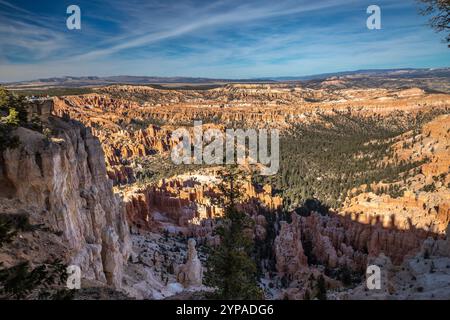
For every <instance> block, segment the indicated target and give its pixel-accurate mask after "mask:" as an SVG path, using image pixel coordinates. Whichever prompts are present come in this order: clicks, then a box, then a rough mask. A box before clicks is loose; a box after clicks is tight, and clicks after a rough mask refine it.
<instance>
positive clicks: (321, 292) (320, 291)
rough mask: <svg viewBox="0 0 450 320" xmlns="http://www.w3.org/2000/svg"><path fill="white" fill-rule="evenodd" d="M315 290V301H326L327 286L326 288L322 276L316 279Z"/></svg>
mask: <svg viewBox="0 0 450 320" xmlns="http://www.w3.org/2000/svg"><path fill="white" fill-rule="evenodd" d="M316 289H317V295H316V297H317V299H319V300H327V286H326V283H325V278H324V277H323V275H320V276H319V277H318V278H317V283H316Z"/></svg>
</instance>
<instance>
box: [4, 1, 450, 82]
mask: <svg viewBox="0 0 450 320" xmlns="http://www.w3.org/2000/svg"><path fill="white" fill-rule="evenodd" d="M71 4H76V5H78V6H79V7H80V8H81V26H82V28H81V30H68V29H67V28H66V19H67V17H68V14H66V8H67V7H68V6H69V5H71ZM371 4H376V5H378V6H380V8H381V19H382V22H381V23H382V29H381V30H368V29H367V27H366V19H367V17H368V14H367V13H366V9H367V7H368V6H369V5H371ZM426 22H427V18H426V17H422V16H420V15H419V14H418V4H417V2H416V1H415V0H401V1H397V0H370V1H366V0H314V1H311V0H278V1H274V0H270V1H266V0H248V1H245V0H224V1H215V0H201V1H200V0H190V1H182V0H179V1H172V0H164V1H163V0H147V1H137V0H128V1H123V0H109V1H100V0H90V1H81V0H71V1H64V0H59V1H46V0H34V1H23V0H14V1H12V0H0V39H1V41H0V82H5V81H18V80H30V79H37V78H47V77H54V76H65V75H70V76H87V75H96V76H107V75H147V76H191V77H210V78H230V79H237V78H257V77H272V76H301V75H309V74H318V73H326V72H337V71H347V70H356V69H372V68H403V67H430V68H435V67H448V66H450V63H449V62H450V51H449V50H450V49H448V48H447V45H446V44H445V43H443V42H442V41H441V40H442V38H443V37H444V35H443V34H436V33H435V32H434V31H433V30H431V29H430V28H429V27H428V26H427V25H426Z"/></svg>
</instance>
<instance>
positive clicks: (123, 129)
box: [0, 79, 450, 299]
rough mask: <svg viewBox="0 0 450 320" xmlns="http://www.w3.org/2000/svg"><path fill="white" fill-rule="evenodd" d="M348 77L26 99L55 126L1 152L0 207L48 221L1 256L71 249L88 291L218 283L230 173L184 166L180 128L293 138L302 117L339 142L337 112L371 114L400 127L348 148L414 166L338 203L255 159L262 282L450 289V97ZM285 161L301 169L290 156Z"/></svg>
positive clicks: (250, 198) (362, 291) (294, 294)
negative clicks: (174, 153)
mask: <svg viewBox="0 0 450 320" xmlns="http://www.w3.org/2000/svg"><path fill="white" fill-rule="evenodd" d="M345 81H346V80H345V79H344V80H339V79H326V80H324V81H322V82H320V83H316V82H315V83H314V85H313V86H306V85H302V84H298V83H296V82H292V83H289V82H287V83H273V84H272V83H271V84H251V83H245V84H242V83H241V84H226V85H223V86H220V87H218V88H213V89H202V90H198V89H189V90H182V89H158V88H153V87H150V86H142V85H111V86H105V87H98V88H95V89H94V93H89V94H83V95H74V96H56V97H53V98H49V99H44V100H40V99H38V100H33V101H31V102H29V104H28V107H27V108H28V109H27V110H28V119H29V121H32V120H33V121H38V122H39V123H40V125H41V126H42V127H44V128H47V129H48V130H47V131H45V132H44V131H42V132H39V131H36V130H32V129H30V128H26V127H22V126H20V127H19V128H17V129H16V130H15V131H14V135H16V136H17V137H19V140H20V145H19V146H18V147H17V148H10V149H7V150H5V151H3V152H2V157H1V161H0V164H1V170H0V173H1V176H0V200H1V201H0V206H1V207H0V208H1V213H2V214H3V213H4V214H13V215H14V214H19V213H26V214H27V215H28V216H29V218H30V220H31V221H32V222H33V223H34V224H43V225H45V226H47V227H48V230H50V231H35V232H33V233H24V234H23V236H22V238H19V239H17V240H14V242H12V243H10V244H6V245H5V246H4V247H3V248H2V249H1V251H0V256H1V261H2V262H4V264H5V265H6V266H12V265H14V264H15V263H16V262H17V261H20V260H24V259H25V260H29V261H32V262H33V263H36V264H37V263H40V262H43V261H46V260H48V259H49V258H55V257H60V258H62V259H63V260H64V261H65V262H66V263H67V264H74V265H79V266H80V267H81V270H82V277H83V284H82V287H83V289H84V290H85V291H86V289H87V288H95V289H96V290H98V288H102V287H105V286H106V287H110V288H113V289H114V291H115V292H121V293H122V294H124V295H126V296H128V297H131V298H137V299H164V298H167V297H176V296H177V295H184V296H185V297H186V296H187V297H188V298H189V297H193V296H194V295H196V294H198V293H202V292H208V290H210V288H207V287H205V286H204V285H202V274H203V272H204V268H205V266H206V264H205V261H206V260H207V258H208V257H207V250H206V248H207V247H208V246H212V245H217V244H218V239H217V238H216V237H215V236H214V235H213V230H214V228H215V225H216V222H215V221H216V219H218V218H220V217H221V216H222V215H223V208H222V207H221V206H220V204H218V203H217V201H216V200H217V198H218V197H220V190H219V188H218V184H219V182H220V175H219V172H220V170H221V169H222V167H221V166H211V165H180V166H177V165H175V164H173V163H172V162H171V159H170V151H171V149H172V148H173V146H174V145H175V144H176V143H177V141H175V140H173V139H171V134H172V132H174V130H176V129H178V128H180V127H181V128H187V130H191V129H192V128H191V127H192V125H193V123H194V120H198V119H201V120H202V121H203V123H204V124H205V125H206V126H208V127H212V128H217V129H219V130H225V129H226V128H229V127H231V128H236V127H243V128H273V129H279V130H280V132H281V135H282V136H291V135H293V134H294V133H295V132H297V131H298V129H299V128H303V127H301V126H304V127H305V128H307V129H308V130H316V129H317V128H320V130H325V131H326V132H327V133H330V134H332V135H334V136H335V137H337V139H339V137H341V136H342V135H343V134H342V132H341V131H339V130H341V128H340V127H339V125H338V124H337V123H336V122H334V119H338V118H339V119H341V118H343V119H346V121H348V122H347V123H346V126H347V127H349V128H351V127H353V126H355V127H356V126H362V127H364V125H366V123H367V122H366V121H369V120H370V121H372V120H373V119H375V120H373V121H375V122H376V123H377V124H378V125H380V128H387V129H389V130H391V131H390V132H392V134H391V135H389V136H387V137H386V138H377V139H375V138H372V137H371V136H368V137H367V138H366V137H364V136H363V138H366V140H364V141H363V143H362V144H361V145H362V146H363V148H361V150H359V153H355V154H354V155H352V157H353V158H355V159H356V160H358V158H359V157H364V156H367V158H374V156H373V155H372V154H371V152H372V150H371V149H368V148H366V147H367V146H368V145H377V146H382V147H380V150H381V151H380V155H379V159H380V160H379V161H378V160H377V164H376V165H375V164H370V166H369V169H368V170H367V171H371V170H374V168H375V167H376V168H377V170H385V171H386V170H388V169H386V168H389V165H392V166H393V167H396V166H398V167H400V163H401V164H402V166H405V167H406V164H409V166H408V167H407V169H405V170H403V169H402V170H400V171H399V173H398V174H397V173H395V174H394V173H390V172H388V173H386V174H387V175H389V178H380V179H374V180H373V181H367V183H361V184H359V183H356V182H355V183H353V184H351V183H350V186H349V187H348V188H347V189H345V190H342V191H341V192H340V193H341V194H340V199H341V202H339V203H336V204H335V203H332V204H331V203H330V204H329V205H327V204H326V200H327V195H326V194H319V193H317V192H316V193H314V194H313V197H310V196H307V195H304V196H301V194H297V193H295V194H288V193H289V192H291V193H292V192H294V191H293V190H294V189H295V188H294V187H295V186H292V185H289V184H286V183H284V184H283V183H281V184H280V185H278V184H273V183H272V182H271V180H270V179H269V180H266V179H262V180H261V179H254V177H253V171H254V170H253V169H254V168H252V167H251V166H248V165H243V166H241V169H242V173H241V175H240V176H239V177H238V179H239V180H240V181H241V182H242V191H243V198H242V199H241V200H240V204H239V208H240V209H241V210H242V211H244V212H246V213H247V214H248V216H249V217H251V219H252V220H253V222H254V225H253V228H252V235H253V239H254V241H255V244H256V245H255V246H256V248H257V251H258V252H260V254H259V256H258V258H255V260H256V262H257V264H258V268H259V269H260V270H261V272H260V274H261V276H260V286H261V287H262V288H263V290H264V293H265V297H266V298H267V299H310V298H314V297H316V296H317V291H318V289H317V283H318V279H319V278H320V277H323V279H324V282H325V286H326V289H327V298H328V299H422V298H438V299H448V298H449V297H450V269H449V266H450V245H449V240H450V233H449V232H450V231H449V227H448V225H449V222H450V149H449V148H450V94H448V93H445V92H437V91H427V90H424V89H422V88H417V87H413V86H412V87H408V88H405V87H403V86H401V87H395V86H394V85H393V86H392V87H391V88H384V87H383V88H382V87H379V88H352V87H350V88H349V87H346V86H345V85H344V84H345ZM355 119H356V120H355ZM358 119H361V123H357V121H359V120H358ZM357 138H359V137H356V136H355V139H357ZM295 139H302V137H301V135H300V137H299V138H298V137H296V138H295ZM282 143H283V142H282ZM338 143H339V140H338ZM342 145H343V146H344V147H345V143H342ZM384 145H386V148H384ZM318 147H319V142H318ZM287 149H289V145H288V144H287ZM283 150H286V149H282V151H283ZM293 156H295V155H293ZM280 157H281V160H280V161H281V162H283V161H285V166H287V167H289V166H291V167H292V166H293V164H292V163H290V162H289V161H288V160H289V157H288V156H287V155H286V154H284V153H283V152H281V154H280ZM377 159H378V158H377ZM344 160H345V159H344ZM348 160H350V159H348ZM314 165H315V164H314V163H307V166H310V167H311V170H312V169H313V166H314ZM330 165H331V164H330ZM349 165H351V163H350V162H349ZM371 166H373V167H371ZM402 168H403V167H402ZM325 169H326V168H325V167H324V168H319V171H322V172H325V171H326V170H325ZM341 169H342V170H341V172H342V175H344V172H347V171H344V168H341ZM352 174H353V173H352ZM363 174H364V173H360V172H356V173H355V174H354V175H355V176H358V175H363ZM279 175H281V176H282V175H283V173H282V172H281V173H280V174H279ZM283 179H284V178H281V181H284V180H283ZM320 179H322V177H321V176H317V177H315V181H316V182H315V183H317V184H320V182H321V181H320ZM355 181H359V180H355ZM393 190H396V192H394V191H393ZM288 197H289V201H288ZM291 199H295V200H296V202H295V203H294V202H292V201H291ZM308 201H312V203H319V202H321V204H320V205H314V206H309V205H307V204H308ZM297 202H298V203H297ZM288 204H289V205H288ZM294 204H295V205H294ZM18 248H20V249H18ZM49 248H51V250H49ZM371 264H377V265H380V266H381V267H382V269H383V272H385V273H386V277H385V279H384V280H385V282H383V286H382V287H383V288H382V289H381V290H374V291H370V290H369V291H368V290H367V288H366V287H365V272H366V268H367V266H368V265H371ZM431 266H433V267H431ZM411 279H414V280H411Z"/></svg>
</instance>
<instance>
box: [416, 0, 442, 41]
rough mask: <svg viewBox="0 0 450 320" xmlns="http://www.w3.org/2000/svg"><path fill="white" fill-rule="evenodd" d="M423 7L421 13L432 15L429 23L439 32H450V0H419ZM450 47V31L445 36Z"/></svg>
mask: <svg viewBox="0 0 450 320" xmlns="http://www.w3.org/2000/svg"><path fill="white" fill-rule="evenodd" d="M418 1H419V2H420V3H421V4H422V5H423V8H422V9H421V10H420V13H421V14H422V15H424V16H431V18H430V20H429V23H430V25H431V27H432V28H433V29H434V30H436V31H437V32H449V30H450V0H418ZM445 40H446V42H447V43H449V44H448V47H449V48H450V32H449V33H448V34H447V36H446V38H445Z"/></svg>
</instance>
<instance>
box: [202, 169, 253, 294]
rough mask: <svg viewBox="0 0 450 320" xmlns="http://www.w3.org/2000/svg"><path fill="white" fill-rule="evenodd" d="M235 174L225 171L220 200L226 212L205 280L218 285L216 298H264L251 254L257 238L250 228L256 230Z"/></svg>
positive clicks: (218, 227)
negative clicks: (242, 201) (243, 207)
mask: <svg viewBox="0 0 450 320" xmlns="http://www.w3.org/2000/svg"><path fill="white" fill-rule="evenodd" d="M234 174H235V172H222V173H221V183H220V184H219V190H220V193H221V195H220V197H218V200H217V201H218V202H220V203H221V204H222V207H223V208H224V215H223V217H222V218H220V219H218V220H217V227H216V228H215V235H217V236H218V237H219V238H220V245H218V246H214V247H211V248H210V249H209V250H210V255H209V258H208V260H207V264H206V265H207V272H206V274H205V284H206V285H208V286H210V287H213V288H215V292H214V294H213V298H217V299H226V300H230V299H238V300H247V299H261V298H262V291H261V289H260V288H259V287H258V282H257V268H256V264H255V262H254V261H253V260H252V258H251V255H252V252H253V240H252V236H251V234H249V232H250V231H251V230H252V229H251V228H252V220H251V219H250V217H248V216H247V214H246V213H245V212H242V211H241V210H240V209H238V207H237V204H238V202H239V200H240V199H241V194H242V193H241V191H240V190H241V189H240V184H239V183H238V182H237V181H236V179H235V175H234Z"/></svg>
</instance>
